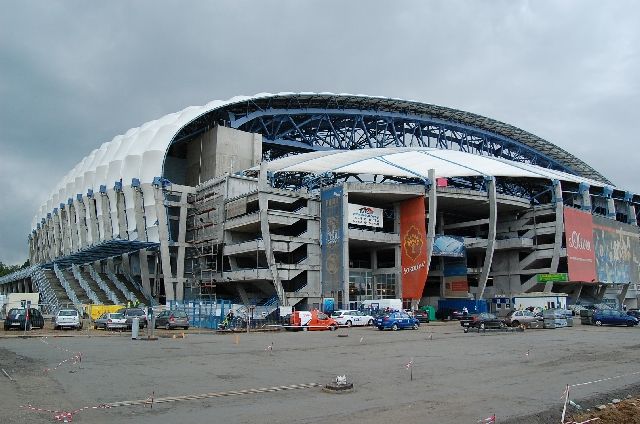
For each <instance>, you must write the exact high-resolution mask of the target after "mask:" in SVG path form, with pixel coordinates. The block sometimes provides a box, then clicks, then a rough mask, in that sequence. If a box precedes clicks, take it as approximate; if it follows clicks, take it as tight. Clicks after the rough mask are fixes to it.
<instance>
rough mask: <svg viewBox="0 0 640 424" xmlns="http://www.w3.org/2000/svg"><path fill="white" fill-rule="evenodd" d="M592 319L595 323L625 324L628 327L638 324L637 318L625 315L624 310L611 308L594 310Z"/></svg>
mask: <svg viewBox="0 0 640 424" xmlns="http://www.w3.org/2000/svg"><path fill="white" fill-rule="evenodd" d="M592 320H593V323H594V324H595V325H603V324H609V325H626V326H628V327H633V326H634V325H638V319H637V318H635V317H632V316H631V315H627V314H626V313H625V312H620V311H614V310H613V309H606V310H599V311H595V312H594V313H593V318H592Z"/></svg>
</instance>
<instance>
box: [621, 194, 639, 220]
mask: <svg viewBox="0 0 640 424" xmlns="http://www.w3.org/2000/svg"><path fill="white" fill-rule="evenodd" d="M624 201H625V203H626V205H627V224H631V225H638V219H637V218H636V207H635V205H634V204H633V203H632V201H633V193H631V192H629V191H626V192H625V193H624Z"/></svg>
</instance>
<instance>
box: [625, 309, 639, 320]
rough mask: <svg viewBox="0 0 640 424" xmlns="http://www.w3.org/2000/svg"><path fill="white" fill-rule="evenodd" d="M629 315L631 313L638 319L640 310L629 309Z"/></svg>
mask: <svg viewBox="0 0 640 424" xmlns="http://www.w3.org/2000/svg"><path fill="white" fill-rule="evenodd" d="M627 315H630V316H632V317H634V318H636V319H638V320H640V311H639V310H637V309H631V310H629V311H627Z"/></svg>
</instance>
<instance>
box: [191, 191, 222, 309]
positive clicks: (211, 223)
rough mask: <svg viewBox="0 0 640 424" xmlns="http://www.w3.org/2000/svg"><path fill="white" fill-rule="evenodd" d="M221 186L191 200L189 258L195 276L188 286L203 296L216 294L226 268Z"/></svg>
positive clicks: (199, 295)
mask: <svg viewBox="0 0 640 424" xmlns="http://www.w3.org/2000/svg"><path fill="white" fill-rule="evenodd" d="M218 187H219V186H213V187H210V188H209V189H208V190H205V191H203V192H199V193H197V194H194V195H191V196H190V197H189V200H188V202H189V204H190V210H189V213H188V214H187V235H188V236H189V239H188V242H189V244H190V246H191V248H190V249H189V253H188V254H187V260H188V262H189V263H190V265H191V266H190V274H191V275H190V277H189V278H187V288H188V289H190V290H191V293H192V295H194V296H198V297H199V298H200V299H203V298H212V297H215V295H216V283H217V279H218V277H219V275H220V273H221V270H222V244H221V239H222V238H221V236H220V235H221V231H218V230H219V228H218V227H219V224H220V222H219V220H218V219H217V217H218V210H219V204H220V203H221V201H222V196H221V195H220V193H219V192H218V190H217V189H218Z"/></svg>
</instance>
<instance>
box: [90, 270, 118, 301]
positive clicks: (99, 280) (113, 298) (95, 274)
mask: <svg viewBox="0 0 640 424" xmlns="http://www.w3.org/2000/svg"><path fill="white" fill-rule="evenodd" d="M87 267H88V268H89V275H91V278H93V279H94V281H95V282H96V283H97V284H98V287H100V289H101V290H102V291H103V292H105V294H106V295H107V297H108V298H109V300H110V301H111V302H112V303H113V304H114V305H117V304H118V303H120V301H119V299H118V296H116V294H115V293H114V292H113V290H111V289H110V288H109V286H107V283H105V282H104V280H102V277H100V275H99V274H98V272H97V271H96V269H95V268H94V267H93V265H88V266H87Z"/></svg>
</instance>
